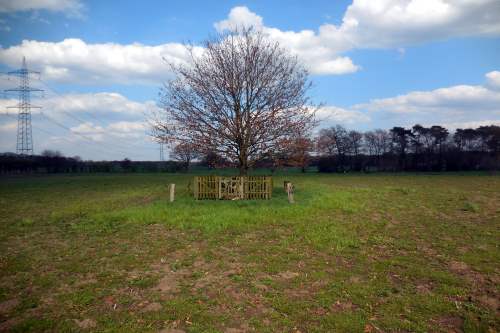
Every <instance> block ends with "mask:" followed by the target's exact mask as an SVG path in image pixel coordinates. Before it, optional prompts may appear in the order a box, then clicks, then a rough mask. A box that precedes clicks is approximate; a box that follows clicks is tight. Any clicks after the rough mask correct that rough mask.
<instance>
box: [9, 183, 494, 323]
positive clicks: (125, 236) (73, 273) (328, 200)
mask: <svg viewBox="0 0 500 333" xmlns="http://www.w3.org/2000/svg"><path fill="white" fill-rule="evenodd" d="M190 179H191V176H189V175H169V174H123V175H121V174H120V175H54V176H31V177H4V178H0V331H13V332H21V331H23V332H24V331H34V332H42V331H57V332H66V331H67V332H73V331H106V332H149V331H151V332H157V331H162V332H172V333H173V332H233V333H235V332H247V331H256V332H391V331H398V332H408V331H409V332H427V331H432V332H461V331H465V332H496V331H500V320H499V313H500V312H499V295H500V293H499V288H500V287H499V286H500V278H499V276H500V250H499V243H500V242H499V240H500V177H499V176H488V175H456V174H455V175H451V174H449V175H318V174H316V173H315V174H312V173H311V174H305V175H300V174H294V175H286V176H277V177H275V189H274V190H275V191H274V195H273V199H272V200H269V201H224V202H222V201H203V202H201V201H200V202H196V201H194V200H193V199H192V198H191V197H189V196H188V194H187V191H186V187H187V182H188V181H189V180H190ZM285 179H287V180H291V181H292V182H293V183H295V186H296V195H295V199H296V204H294V205H290V204H288V203H287V200H286V195H285V193H284V192H283V190H282V188H281V187H280V185H279V184H280V183H281V184H282V182H283V180H285ZM170 182H173V183H176V184H177V189H178V190H177V200H176V201H175V202H174V203H169V202H168V200H167V196H168V191H167V184H168V183H170Z"/></svg>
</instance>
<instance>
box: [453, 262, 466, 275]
mask: <svg viewBox="0 0 500 333" xmlns="http://www.w3.org/2000/svg"><path fill="white" fill-rule="evenodd" d="M450 269H451V270H452V271H454V272H457V273H462V274H463V273H466V271H467V270H469V265H467V264H466V263H464V262H461V261H452V262H450Z"/></svg>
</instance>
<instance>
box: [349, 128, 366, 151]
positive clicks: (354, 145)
mask: <svg viewBox="0 0 500 333" xmlns="http://www.w3.org/2000/svg"><path fill="white" fill-rule="evenodd" d="M347 141H348V144H349V151H350V153H351V154H352V155H354V156H356V157H357V156H358V155H359V154H360V153H361V149H362V147H363V133H361V132H358V131H354V130H351V131H349V133H347Z"/></svg>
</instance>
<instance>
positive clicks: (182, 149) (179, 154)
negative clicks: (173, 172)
mask: <svg viewBox="0 0 500 333" xmlns="http://www.w3.org/2000/svg"><path fill="white" fill-rule="evenodd" d="M198 156H199V153H198V152H197V151H196V150H195V147H194V146H193V145H190V144H189V143H186V142H182V143H179V144H177V145H176V146H175V147H174V149H173V150H172V152H171V153H170V157H171V158H173V159H174V160H176V161H179V162H182V164H183V168H184V170H186V171H187V170H189V166H190V164H191V161H192V160H194V159H196V158H197V157H198Z"/></svg>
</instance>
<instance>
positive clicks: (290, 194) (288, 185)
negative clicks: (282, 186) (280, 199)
mask: <svg viewBox="0 0 500 333" xmlns="http://www.w3.org/2000/svg"><path fill="white" fill-rule="evenodd" d="M286 193H288V203H291V204H292V203H294V202H295V201H294V200H293V184H292V183H290V182H288V183H286Z"/></svg>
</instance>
